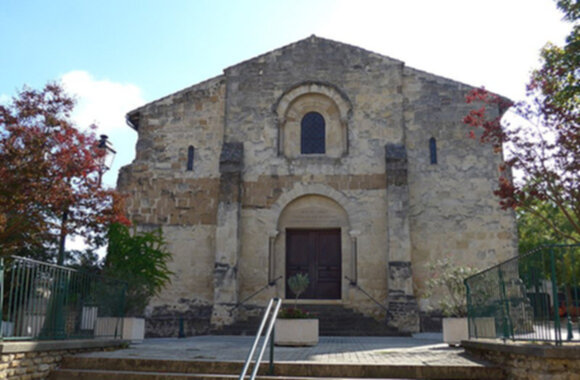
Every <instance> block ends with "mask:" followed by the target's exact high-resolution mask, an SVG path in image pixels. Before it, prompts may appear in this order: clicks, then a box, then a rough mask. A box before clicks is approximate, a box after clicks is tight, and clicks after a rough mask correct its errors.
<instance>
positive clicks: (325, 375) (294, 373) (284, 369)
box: [49, 356, 504, 380]
mask: <svg viewBox="0 0 580 380" xmlns="http://www.w3.org/2000/svg"><path fill="white" fill-rule="evenodd" d="M242 366H243V363H242V362H239V361H237V362H229V361H224V362H213V361H194V360H160V359H132V358H91V357H78V356H77V357H65V358H64V359H63V361H62V363H61V367H60V368H59V369H57V370H54V371H52V372H51V374H50V376H49V380H70V379H83V380H93V379H94V380H101V379H110V380H137V379H145V380H147V379H155V380H160V379H168V380H173V379H198V380H199V379H207V380H222V379H223V380H225V379H232V378H237V377H238V375H239V373H240V372H241V369H242ZM267 371H268V364H267V363H263V364H262V365H261V366H260V371H259V375H260V376H259V378H260V379H264V380H282V379H289V380H310V379H315V378H316V379H335V378H336V379H338V378H342V379H345V378H348V379H362V378H367V379H368V378H381V379H388V378H397V379H401V378H405V379H502V378H504V373H503V371H502V370H501V369H500V368H498V367H485V366H481V367H474V366H461V365H382V364H339V363H332V364H328V363H305V362H277V363H275V369H274V371H275V376H270V375H268V372H267Z"/></svg>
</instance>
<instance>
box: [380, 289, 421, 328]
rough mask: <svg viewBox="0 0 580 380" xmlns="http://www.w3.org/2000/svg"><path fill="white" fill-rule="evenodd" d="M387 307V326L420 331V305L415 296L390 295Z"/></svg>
mask: <svg viewBox="0 0 580 380" xmlns="http://www.w3.org/2000/svg"><path fill="white" fill-rule="evenodd" d="M387 308H388V310H387V326H389V327H393V328H396V329H397V330H399V331H401V332H405V333H415V332H419V330H420V328H419V327H420V323H419V322H420V318H419V306H418V305H417V300H416V299H415V297H414V296H394V297H389V299H388V301H387Z"/></svg>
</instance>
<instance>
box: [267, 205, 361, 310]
mask: <svg viewBox="0 0 580 380" xmlns="http://www.w3.org/2000/svg"><path fill="white" fill-rule="evenodd" d="M278 230H279V231H280V232H281V237H282V239H281V241H279V245H278V249H277V251H278V252H279V253H280V255H279V256H278V257H279V259H280V261H279V262H281V263H282V264H283V266H282V267H283V268H284V270H283V274H284V284H285V285H286V282H287V279H288V278H290V277H292V276H294V275H295V274H297V273H306V274H308V277H309V279H310V285H309V287H308V289H307V290H306V292H305V293H304V294H302V295H301V296H300V298H301V299H311V300H340V299H341V298H342V294H343V291H342V277H343V273H344V272H345V268H344V266H345V264H344V263H345V257H347V255H348V254H349V252H350V251H349V248H350V247H349V245H348V244H345V243H346V241H347V239H348V230H349V226H348V217H347V214H346V211H345V210H344V208H342V206H341V205H340V204H338V203H337V202H336V201H334V200H332V199H330V198H328V197H325V196H322V195H314V194H310V195H304V196H301V197H299V198H297V199H295V200H293V201H292V202H290V203H289V204H288V205H287V206H286V207H285V208H284V210H283V211H282V213H281V214H280V218H279V221H278ZM283 293H284V296H285V297H286V298H294V297H295V295H294V294H293V293H292V291H291V290H290V289H289V287H287V286H285V287H284V292H283Z"/></svg>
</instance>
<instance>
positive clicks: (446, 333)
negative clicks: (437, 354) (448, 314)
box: [443, 318, 469, 346]
mask: <svg viewBox="0 0 580 380" xmlns="http://www.w3.org/2000/svg"><path fill="white" fill-rule="evenodd" d="M467 339H469V328H468V326H467V318H443V341H444V342H445V343H447V344H448V345H450V346H458V345H459V344H460V343H461V341H462V340H467Z"/></svg>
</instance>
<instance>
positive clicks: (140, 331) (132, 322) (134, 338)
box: [122, 317, 145, 343]
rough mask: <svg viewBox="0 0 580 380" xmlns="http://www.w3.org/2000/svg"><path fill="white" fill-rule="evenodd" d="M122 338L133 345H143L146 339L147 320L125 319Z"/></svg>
mask: <svg viewBox="0 0 580 380" xmlns="http://www.w3.org/2000/svg"><path fill="white" fill-rule="evenodd" d="M122 338H123V339H124V340H130V341H131V342H132V343H141V342H142V341H143V339H145V318H133V317H125V318H123V335H122Z"/></svg>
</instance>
